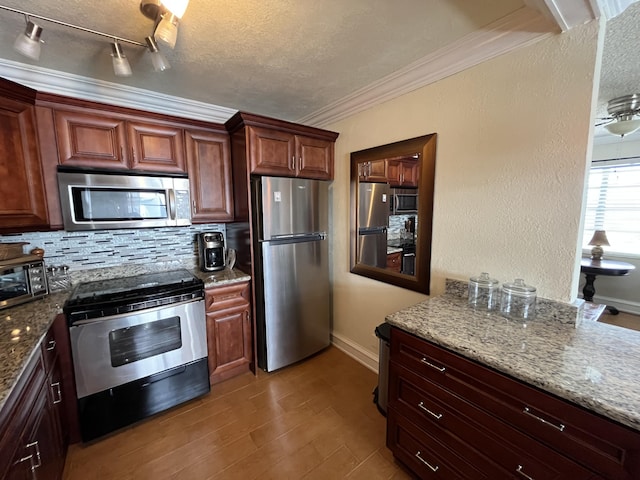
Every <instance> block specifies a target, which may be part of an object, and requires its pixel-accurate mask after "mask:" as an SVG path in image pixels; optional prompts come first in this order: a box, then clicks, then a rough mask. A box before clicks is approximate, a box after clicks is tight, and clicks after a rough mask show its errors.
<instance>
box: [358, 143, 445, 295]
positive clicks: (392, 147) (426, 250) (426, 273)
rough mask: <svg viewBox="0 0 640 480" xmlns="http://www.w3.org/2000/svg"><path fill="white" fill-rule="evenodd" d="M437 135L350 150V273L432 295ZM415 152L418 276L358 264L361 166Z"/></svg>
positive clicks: (416, 271) (416, 272) (416, 269)
mask: <svg viewBox="0 0 640 480" xmlns="http://www.w3.org/2000/svg"><path fill="white" fill-rule="evenodd" d="M436 138H437V135H436V134H435V133H432V134H430V135H424V136H422V137H416V138H411V139H408V140H403V141H399V142H395V143H390V144H387V145H381V146H379V147H373V148H368V149H366V150H360V151H357V152H352V153H351V228H350V235H351V273H355V274H357V275H362V276H363V277H368V278H372V279H374V280H378V281H381V282H385V283H388V284H391V285H396V286H398V287H402V288H406V289H409V290H414V291H416V292H420V293H424V294H426V295H429V287H430V279H431V234H432V224H433V192H434V180H435V166H436ZM415 153H420V166H419V177H418V195H419V196H418V213H417V216H418V221H417V222H416V223H417V231H416V233H417V243H416V260H415V275H405V274H403V273H397V272H393V271H391V270H388V269H384V268H378V267H372V266H370V265H365V264H363V263H359V262H358V251H357V249H358V227H359V225H358V218H357V217H358V198H359V191H358V189H359V181H358V178H359V171H360V170H359V165H360V164H362V163H365V162H371V161H374V160H383V159H389V158H393V157H400V156H409V155H413V154H415Z"/></svg>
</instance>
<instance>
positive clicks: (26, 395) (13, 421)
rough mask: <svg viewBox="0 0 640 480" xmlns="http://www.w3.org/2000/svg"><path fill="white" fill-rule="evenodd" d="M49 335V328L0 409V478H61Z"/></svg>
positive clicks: (55, 371) (59, 408)
mask: <svg viewBox="0 0 640 480" xmlns="http://www.w3.org/2000/svg"><path fill="white" fill-rule="evenodd" d="M62 418H63V395H62V387H61V374H60V367H59V363H58V359H57V354H56V342H55V338H54V337H53V335H52V332H51V331H50V332H49V333H48V334H47V336H46V337H45V340H44V341H43V344H42V346H41V348H40V349H38V350H37V351H36V352H35V353H34V355H33V358H32V359H31V361H30V362H29V364H28V365H27V367H26V369H25V371H24V372H23V374H22V375H21V377H20V380H19V383H18V384H17V385H16V387H15V388H14V390H13V392H12V393H11V395H10V396H9V398H8V399H7V401H6V403H5V405H4V407H3V408H2V411H1V412H0V425H1V426H2V427H0V428H1V429H0V452H2V455H0V478H6V479H11V480H14V479H16V480H17V479H25V480H26V479H29V480H33V479H42V480H55V479H59V478H62V472H63V469H64V460H65V455H66V450H67V439H66V434H65V429H64V426H65V423H64V420H63V419H62Z"/></svg>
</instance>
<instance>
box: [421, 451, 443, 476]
mask: <svg viewBox="0 0 640 480" xmlns="http://www.w3.org/2000/svg"><path fill="white" fill-rule="evenodd" d="M421 453H422V452H418V453H416V458H417V459H418V460H420V461H421V462H422V463H424V464H425V465H426V466H427V467H429V468H430V469H431V471H432V472H437V471H438V466H437V465H436V466H435V467H434V466H433V465H431V464H430V463H429V462H427V461H426V460H425V459H424V458H422V457H421V456H420V454H421Z"/></svg>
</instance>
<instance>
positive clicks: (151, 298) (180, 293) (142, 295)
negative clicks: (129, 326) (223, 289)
mask: <svg viewBox="0 0 640 480" xmlns="http://www.w3.org/2000/svg"><path fill="white" fill-rule="evenodd" d="M203 289H204V282H203V281H202V280H201V279H199V278H198V277H196V276H194V275H193V274H192V273H191V272H189V271H188V270H184V269H181V270H171V271H167V272H157V273H146V274H141V275H134V276H130V277H122V278H110V279H106V280H96V281H93V282H85V283H81V284H79V285H78V286H77V287H76V288H75V289H74V290H73V291H72V292H71V296H70V297H69V299H68V300H67V302H66V303H65V304H64V307H63V309H62V310H63V311H64V313H65V314H67V316H68V317H69V321H70V323H71V317H73V319H74V320H77V319H89V318H96V317H101V316H108V315H115V314H120V313H127V312H133V311H137V310H141V309H144V308H151V307H154V306H159V305H165V304H169V303H172V302H173V301H185V300H188V299H191V298H198V297H202V296H203Z"/></svg>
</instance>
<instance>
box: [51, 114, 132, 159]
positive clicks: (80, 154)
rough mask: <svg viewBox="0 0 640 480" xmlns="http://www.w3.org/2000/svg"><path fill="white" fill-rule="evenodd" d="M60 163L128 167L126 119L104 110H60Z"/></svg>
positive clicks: (57, 116) (57, 121) (57, 117)
mask: <svg viewBox="0 0 640 480" xmlns="http://www.w3.org/2000/svg"><path fill="white" fill-rule="evenodd" d="M54 116H55V125H56V133H57V138H56V140H57V142H58V155H59V161H60V165H70V166H78V167H98V168H127V167H128V161H129V156H128V151H127V148H126V144H127V142H126V127H125V122H124V119H122V118H118V117H109V116H107V115H105V114H104V113H100V114H98V113H92V112H74V111H67V110H56V111H55V113H54Z"/></svg>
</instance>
